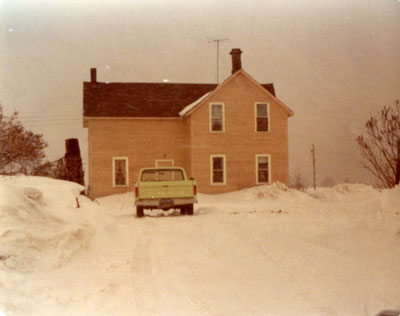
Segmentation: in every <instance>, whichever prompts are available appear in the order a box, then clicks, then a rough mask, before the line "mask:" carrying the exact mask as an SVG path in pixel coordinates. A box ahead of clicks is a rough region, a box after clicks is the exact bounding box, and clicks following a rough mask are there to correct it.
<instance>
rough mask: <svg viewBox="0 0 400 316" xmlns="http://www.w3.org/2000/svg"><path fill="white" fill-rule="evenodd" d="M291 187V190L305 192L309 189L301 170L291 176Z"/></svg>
mask: <svg viewBox="0 0 400 316" xmlns="http://www.w3.org/2000/svg"><path fill="white" fill-rule="evenodd" d="M289 187H290V188H291V189H295V190H299V191H305V190H306V189H307V183H306V180H305V179H304V177H303V175H302V174H301V172H300V169H299V168H297V169H296V170H295V172H294V173H293V174H292V175H291V176H290V184H289Z"/></svg>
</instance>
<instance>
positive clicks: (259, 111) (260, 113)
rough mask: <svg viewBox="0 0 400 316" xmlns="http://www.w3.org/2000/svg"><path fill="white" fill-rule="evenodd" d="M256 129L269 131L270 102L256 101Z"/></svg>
mask: <svg viewBox="0 0 400 316" xmlns="http://www.w3.org/2000/svg"><path fill="white" fill-rule="evenodd" d="M256 131H257V132H269V106H268V103H256Z"/></svg>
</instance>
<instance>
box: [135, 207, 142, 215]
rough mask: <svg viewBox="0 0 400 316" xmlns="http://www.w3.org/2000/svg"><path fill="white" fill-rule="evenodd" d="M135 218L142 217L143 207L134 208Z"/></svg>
mask: <svg viewBox="0 0 400 316" xmlns="http://www.w3.org/2000/svg"><path fill="white" fill-rule="evenodd" d="M136 216H137V217H143V216H144V207H143V206H136Z"/></svg>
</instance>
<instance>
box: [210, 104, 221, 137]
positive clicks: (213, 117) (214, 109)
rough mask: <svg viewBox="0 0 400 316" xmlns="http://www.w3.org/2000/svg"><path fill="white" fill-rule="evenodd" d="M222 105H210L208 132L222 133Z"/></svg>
mask: <svg viewBox="0 0 400 316" xmlns="http://www.w3.org/2000/svg"><path fill="white" fill-rule="evenodd" d="M224 125H225V124H224V104H223V103H210V130H211V132H223V131H224V128H225V126H224Z"/></svg>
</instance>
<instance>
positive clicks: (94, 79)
mask: <svg viewBox="0 0 400 316" xmlns="http://www.w3.org/2000/svg"><path fill="white" fill-rule="evenodd" d="M90 82H92V83H96V82H97V70H96V68H90Z"/></svg>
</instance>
